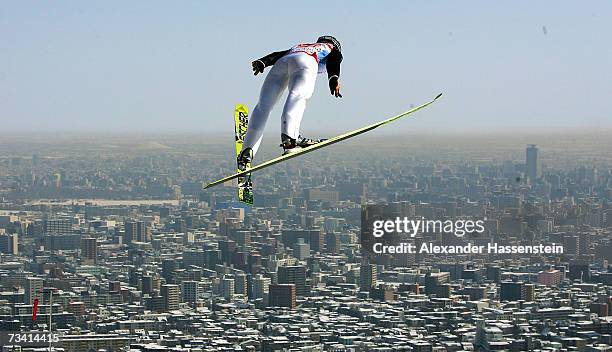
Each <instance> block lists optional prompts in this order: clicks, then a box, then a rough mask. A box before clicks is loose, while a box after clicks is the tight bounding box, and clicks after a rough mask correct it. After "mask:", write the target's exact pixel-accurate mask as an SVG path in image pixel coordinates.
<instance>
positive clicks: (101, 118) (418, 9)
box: [0, 0, 612, 137]
mask: <svg viewBox="0 0 612 352" xmlns="http://www.w3.org/2000/svg"><path fill="white" fill-rule="evenodd" d="M289 4H290V6H289ZM611 18H612V2H610V1H588V2H579V1H451V0H449V1H367V2H366V1H343V2H340V1H330V0H327V1H316V0H309V1H301V2H293V1H292V2H287V1H284V2H280V1H274V2H272V1H255V2H253V1H245V2H240V1H231V2H226V1H17V0H15V1H2V2H0V131H3V132H0V137H1V136H2V134H3V133H7V131H20V132H24V131H44V130H52V131H72V132H74V131H81V130H83V131H97V132H101V133H107V132H122V133H131V132H134V133H150V132H155V133H165V132H185V131H187V132H201V133H205V132H215V131H223V133H231V131H232V129H233V117H232V114H233V105H234V104H235V103H237V102H243V103H246V104H248V105H249V106H251V107H253V106H254V105H255V103H256V99H257V96H258V94H259V89H260V87H261V84H262V82H263V76H262V75H258V76H257V77H254V76H253V74H252V72H251V68H250V62H251V61H252V60H253V59H256V58H259V57H261V56H263V55H265V54H268V53H269V52H271V51H276V50H281V49H287V48H289V47H290V46H291V45H293V44H295V43H297V42H308V41H313V40H315V39H316V38H317V36H319V35H322V34H333V35H335V36H336V37H337V38H338V39H339V40H340V41H341V43H342V49H343V53H344V57H345V60H344V62H343V65H342V77H341V83H342V88H343V95H344V98H343V99H334V98H332V97H331V95H330V94H329V91H328V90H327V87H326V79H325V76H320V77H319V81H318V83H317V85H318V87H317V91H316V92H315V95H314V96H313V98H312V99H311V100H310V102H309V104H308V107H307V109H306V115H305V118H304V120H303V125H302V126H303V131H305V133H306V134H307V135H308V134H309V133H308V132H311V133H310V135H312V134H316V133H314V132H313V131H323V132H328V133H332V131H338V130H346V129H352V128H355V127H360V126H361V125H364V124H366V123H370V122H374V121H377V120H380V119H382V118H385V117H388V116H389V115H393V114H395V113H397V112H400V111H403V110H406V109H408V108H409V107H410V106H411V104H415V105H416V104H420V103H422V102H424V101H426V100H428V99H429V98H432V97H433V96H435V95H436V94H437V93H438V92H444V97H443V99H441V100H440V101H439V102H438V103H436V104H435V105H434V106H431V107H430V108H428V110H426V111H422V112H419V113H418V115H414V116H415V119H413V120H412V121H409V120H404V121H401V122H397V123H395V124H394V125H391V126H392V127H391V126H390V127H385V128H386V129H387V132H398V131H415V132H444V133H446V132H466V131H477V132H478V131H497V130H499V131H513V130H516V131H533V130H537V129H548V128H553V129H561V130H571V129H590V128H602V127H603V128H611V127H612V116H611V115H612V113H611V108H610V98H611V97H612V73H611V72H612V46H611V45H610V42H611V40H612V38H610V35H611V34H612V21H610V19H611ZM266 72H267V71H266ZM278 125H279V109H278V108H277V109H276V110H275V111H274V112H273V116H271V118H270V120H269V121H268V131H269V134H268V135H270V134H274V135H276V134H277V131H278ZM381 132H382V133H384V132H383V131H380V132H375V133H381ZM323 134H325V133H323Z"/></svg>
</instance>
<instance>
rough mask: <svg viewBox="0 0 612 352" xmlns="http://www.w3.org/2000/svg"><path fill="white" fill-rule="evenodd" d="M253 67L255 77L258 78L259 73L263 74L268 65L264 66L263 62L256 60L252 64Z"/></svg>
mask: <svg viewBox="0 0 612 352" xmlns="http://www.w3.org/2000/svg"><path fill="white" fill-rule="evenodd" d="M251 65H253V74H254V75H255V76H257V74H258V73H263V71H264V68H266V65H264V63H263V62H262V61H261V60H255V61H253V62H252V63H251Z"/></svg>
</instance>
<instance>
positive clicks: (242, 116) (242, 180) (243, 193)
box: [234, 104, 253, 205]
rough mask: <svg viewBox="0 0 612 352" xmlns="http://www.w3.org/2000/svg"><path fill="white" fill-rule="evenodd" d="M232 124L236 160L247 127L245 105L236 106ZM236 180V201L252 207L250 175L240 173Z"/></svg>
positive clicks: (247, 113) (237, 170)
mask: <svg viewBox="0 0 612 352" xmlns="http://www.w3.org/2000/svg"><path fill="white" fill-rule="evenodd" d="M234 122H235V128H234V133H235V137H236V138H235V139H236V158H238V155H240V152H241V151H242V144H243V143H244V138H245V136H246V132H247V128H248V126H249V109H248V108H247V107H246V105H242V104H237V105H236V109H235V110H234ZM250 168H251V164H248V165H247V169H250ZM241 171H242V170H240V169H239V168H236V172H238V173H240V172H241ZM236 177H237V178H238V200H239V201H241V202H243V203H246V204H249V205H253V182H252V181H251V173H250V172H249V173H242V174H241V175H240V176H236Z"/></svg>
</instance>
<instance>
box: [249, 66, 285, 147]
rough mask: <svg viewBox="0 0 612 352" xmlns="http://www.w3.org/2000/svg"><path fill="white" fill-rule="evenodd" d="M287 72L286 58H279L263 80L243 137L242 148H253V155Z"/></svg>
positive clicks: (282, 87)
mask: <svg viewBox="0 0 612 352" xmlns="http://www.w3.org/2000/svg"><path fill="white" fill-rule="evenodd" d="M288 80H289V72H288V66H287V62H286V60H284V58H281V59H280V60H278V61H277V62H276V64H274V66H272V69H270V72H269V73H268V75H267V76H266V79H265V80H264V83H263V86H262V87H261V91H260V93H259V101H258V102H257V105H256V106H255V108H254V109H253V112H252V113H251V117H250V119H249V127H248V128H247V134H246V136H245V138H244V144H243V146H242V150H244V149H246V148H251V149H253V155H255V154H256V153H257V149H259V145H260V143H261V139H262V138H263V133H264V129H265V127H266V121H267V120H268V116H270V112H271V111H272V108H273V107H274V105H275V104H276V103H277V102H278V99H279V98H280V96H281V94H282V93H283V91H284V90H285V88H286V87H287V82H288Z"/></svg>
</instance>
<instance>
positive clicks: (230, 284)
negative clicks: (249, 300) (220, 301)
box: [219, 276, 236, 302]
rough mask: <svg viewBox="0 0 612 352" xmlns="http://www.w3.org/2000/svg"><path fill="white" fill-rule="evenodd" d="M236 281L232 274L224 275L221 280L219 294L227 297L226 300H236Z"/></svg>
mask: <svg viewBox="0 0 612 352" xmlns="http://www.w3.org/2000/svg"><path fill="white" fill-rule="evenodd" d="M235 291H236V289H235V281H234V278H233V277H232V276H224V277H223V278H222V279H221V281H220V282H219V294H220V295H221V296H222V297H223V298H225V300H226V301H229V302H231V301H233V300H234V293H235Z"/></svg>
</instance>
